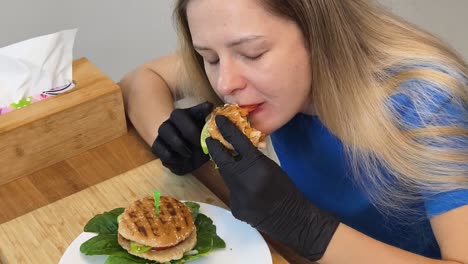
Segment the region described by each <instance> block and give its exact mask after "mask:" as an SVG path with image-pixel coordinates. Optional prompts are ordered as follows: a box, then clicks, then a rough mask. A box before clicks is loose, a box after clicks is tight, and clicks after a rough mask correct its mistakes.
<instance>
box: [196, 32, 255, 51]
mask: <svg viewBox="0 0 468 264" xmlns="http://www.w3.org/2000/svg"><path fill="white" fill-rule="evenodd" d="M261 38H263V36H261V35H249V36H245V37H241V38H239V39H236V40H233V41H230V42H228V43H227V46H228V47H234V46H239V45H241V44H244V43H248V42H252V41H255V40H258V39H261ZM193 47H194V48H195V49H196V50H211V49H210V48H208V47H205V46H202V45H197V44H195V43H194V44H193Z"/></svg>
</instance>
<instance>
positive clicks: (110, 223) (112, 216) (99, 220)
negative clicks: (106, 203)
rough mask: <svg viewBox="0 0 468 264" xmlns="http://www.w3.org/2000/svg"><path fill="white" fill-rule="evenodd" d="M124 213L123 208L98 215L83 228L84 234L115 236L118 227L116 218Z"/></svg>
mask: <svg viewBox="0 0 468 264" xmlns="http://www.w3.org/2000/svg"><path fill="white" fill-rule="evenodd" d="M123 212H124V208H116V209H114V210H112V211H109V212H105V213H103V214H98V215H96V216H95V217H93V218H92V219H91V220H89V221H88V223H87V224H86V225H85V227H84V231H85V232H93V233H98V234H117V229H118V228H119V225H118V223H117V217H118V216H119V215H120V214H122V213H123Z"/></svg>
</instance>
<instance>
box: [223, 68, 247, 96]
mask: <svg viewBox="0 0 468 264" xmlns="http://www.w3.org/2000/svg"><path fill="white" fill-rule="evenodd" d="M245 85H246V82H245V79H244V77H243V76H242V73H241V69H240V68H239V67H238V66H237V65H236V64H235V63H234V62H225V63H223V64H221V65H220V69H219V76H218V84H217V86H218V92H219V93H220V94H221V95H230V94H232V93H234V92H235V91H236V90H239V89H243V88H244V87H245Z"/></svg>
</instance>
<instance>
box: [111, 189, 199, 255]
mask: <svg viewBox="0 0 468 264" xmlns="http://www.w3.org/2000/svg"><path fill="white" fill-rule="evenodd" d="M118 222H119V227H118V243H119V244H120V246H122V248H124V249H125V250H127V251H128V252H129V253H130V254H132V255H134V256H138V257H140V258H144V259H148V260H154V261H157V262H161V263H164V262H168V261H171V260H177V259H180V258H182V257H183V256H184V253H186V252H189V251H190V250H192V249H193V248H194V247H195V245H196V243H197V230H196V227H195V224H194V219H193V217H192V213H191V211H190V209H189V208H188V207H187V206H186V205H185V204H184V203H182V202H181V201H179V200H177V199H175V198H172V197H167V196H161V197H160V201H159V214H156V209H155V204H154V198H153V197H152V196H146V197H144V198H142V199H140V200H137V201H135V202H133V203H132V204H131V205H130V206H129V207H128V208H126V209H125V211H124V212H123V214H122V215H120V216H119V219H118Z"/></svg>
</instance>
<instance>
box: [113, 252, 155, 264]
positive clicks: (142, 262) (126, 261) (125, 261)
mask: <svg viewBox="0 0 468 264" xmlns="http://www.w3.org/2000/svg"><path fill="white" fill-rule="evenodd" d="M128 255H130V254H128ZM130 256H132V255H130ZM153 263H157V262H156V261H151V260H147V259H142V258H138V257H134V256H132V257H131V258H129V257H122V256H109V257H108V258H107V259H106V262H104V264H153Z"/></svg>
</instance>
